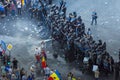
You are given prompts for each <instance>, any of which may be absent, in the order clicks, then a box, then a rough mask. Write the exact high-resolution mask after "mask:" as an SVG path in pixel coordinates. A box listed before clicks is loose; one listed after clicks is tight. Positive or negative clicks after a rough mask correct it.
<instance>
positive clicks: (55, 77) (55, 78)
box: [48, 72, 60, 80]
mask: <svg viewBox="0 0 120 80" xmlns="http://www.w3.org/2000/svg"><path fill="white" fill-rule="evenodd" d="M48 80H60V78H59V77H58V75H57V74H56V73H55V72H54V73H52V74H51V75H50V77H49V78H48Z"/></svg>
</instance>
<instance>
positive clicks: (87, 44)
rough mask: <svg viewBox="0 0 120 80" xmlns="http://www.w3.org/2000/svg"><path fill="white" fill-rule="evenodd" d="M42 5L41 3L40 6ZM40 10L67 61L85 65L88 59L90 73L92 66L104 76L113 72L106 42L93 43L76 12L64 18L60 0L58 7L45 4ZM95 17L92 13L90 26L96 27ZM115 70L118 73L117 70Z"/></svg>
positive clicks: (64, 5) (64, 13)
mask: <svg viewBox="0 0 120 80" xmlns="http://www.w3.org/2000/svg"><path fill="white" fill-rule="evenodd" d="M44 3H45V2H43V3H42V2H41V4H44ZM42 8H43V9H44V11H43V15H44V17H45V18H46V23H47V25H48V27H49V28H50V30H51V35H52V38H53V39H54V40H55V41H58V42H59V43H60V45H61V48H63V49H65V51H67V53H66V54H65V57H66V58H67V59H68V61H74V60H75V59H78V60H81V62H82V63H85V62H84V59H85V58H88V61H87V62H88V68H89V70H90V71H92V69H93V66H94V65H97V66H98V69H97V71H99V72H103V73H105V75H108V74H111V73H113V72H114V71H115V70H114V68H115V67H116V66H115V64H116V62H114V59H113V57H112V56H111V55H110V54H109V52H108V51H107V49H106V42H103V41H102V40H98V41H95V40H94V39H93V36H92V32H91V29H90V28H88V30H87V31H85V25H84V23H83V21H82V18H81V16H78V15H77V13H76V12H73V13H69V17H67V16H66V10H67V8H66V2H65V0H60V5H55V4H52V5H46V4H45V5H43V6H42ZM97 17H98V16H97V13H96V12H95V11H93V13H92V22H91V25H93V22H95V25H97ZM79 51H80V52H81V53H79ZM71 56H72V57H71ZM117 63H118V62H117ZM117 67H118V66H117ZM117 69H118V70H117V71H118V72H119V68H117Z"/></svg>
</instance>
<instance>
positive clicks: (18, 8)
mask: <svg viewBox="0 0 120 80" xmlns="http://www.w3.org/2000/svg"><path fill="white" fill-rule="evenodd" d="M22 1H24V0H0V16H1V17H2V18H4V17H5V16H8V14H10V15H11V16H16V15H21V14H22V11H23V10H22V9H23V8H24V7H25V5H29V4H30V1H29V0H25V2H24V3H23V2H22Z"/></svg>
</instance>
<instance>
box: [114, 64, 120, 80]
mask: <svg viewBox="0 0 120 80" xmlns="http://www.w3.org/2000/svg"><path fill="white" fill-rule="evenodd" d="M119 70H120V68H119V63H115V66H114V80H119Z"/></svg>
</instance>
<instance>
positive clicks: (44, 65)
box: [42, 56, 47, 69]
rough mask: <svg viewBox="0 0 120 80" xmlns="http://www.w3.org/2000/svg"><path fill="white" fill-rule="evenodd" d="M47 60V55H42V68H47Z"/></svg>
mask: <svg viewBox="0 0 120 80" xmlns="http://www.w3.org/2000/svg"><path fill="white" fill-rule="evenodd" d="M46 65H47V64H46V60H45V57H44V56H43V57H42V68H43V69H44V68H46Z"/></svg>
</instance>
